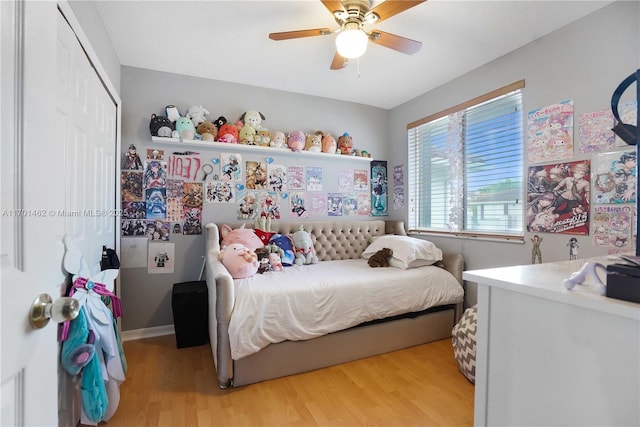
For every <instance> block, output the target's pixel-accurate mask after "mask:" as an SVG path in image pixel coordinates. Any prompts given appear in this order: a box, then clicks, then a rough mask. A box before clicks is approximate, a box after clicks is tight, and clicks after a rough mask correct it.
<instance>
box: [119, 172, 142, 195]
mask: <svg viewBox="0 0 640 427" xmlns="http://www.w3.org/2000/svg"><path fill="white" fill-rule="evenodd" d="M120 185H121V187H122V201H124V202H135V201H140V200H143V196H142V172H120Z"/></svg>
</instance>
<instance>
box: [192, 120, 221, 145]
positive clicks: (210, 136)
mask: <svg viewBox="0 0 640 427" xmlns="http://www.w3.org/2000/svg"><path fill="white" fill-rule="evenodd" d="M196 132H198V133H199V134H200V136H201V137H202V140H203V141H215V140H216V138H217V137H218V128H217V127H215V126H214V124H213V123H211V122H210V121H208V120H205V121H204V122H202V123H200V124H199V125H198V127H197V128H196Z"/></svg>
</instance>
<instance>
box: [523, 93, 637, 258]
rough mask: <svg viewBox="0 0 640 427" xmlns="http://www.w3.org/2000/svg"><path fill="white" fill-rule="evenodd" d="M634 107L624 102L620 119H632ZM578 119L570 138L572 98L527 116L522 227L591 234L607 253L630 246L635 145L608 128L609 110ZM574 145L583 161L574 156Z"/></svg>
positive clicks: (535, 231) (610, 117)
mask: <svg viewBox="0 0 640 427" xmlns="http://www.w3.org/2000/svg"><path fill="white" fill-rule="evenodd" d="M636 105H637V101H634V102H630V103H627V104H625V105H624V106H623V108H622V110H621V111H622V117H623V120H625V122H635V120H636V119H635V112H636V108H637V107H636ZM627 120H628V121H627ZM577 122H578V123H577V132H576V135H577V138H576V139H577V141H574V138H573V136H574V111H573V102H572V101H571V100H568V101H563V102H560V103H558V104H554V105H549V106H547V107H544V108H540V109H537V110H533V111H530V112H529V114H528V138H527V155H528V162H529V168H528V184H527V203H528V204H527V211H526V224H527V226H526V228H527V231H529V232H531V233H539V232H546V233H562V234H572V235H585V236H586V235H591V236H592V237H593V239H592V241H593V244H594V245H595V246H598V247H600V248H604V249H606V250H607V252H608V253H609V254H614V253H620V252H626V251H629V250H632V249H633V248H634V247H635V242H634V239H635V232H636V231H635V230H634V229H633V224H635V223H636V221H635V215H636V208H635V206H636V175H637V165H636V147H632V146H628V145H626V144H625V143H624V141H622V140H620V139H618V138H617V137H616V136H615V135H614V133H613V132H612V131H611V128H612V127H613V125H614V118H613V115H612V113H611V111H610V110H602V111H597V112H590V113H585V114H581V115H579V116H578V120H577ZM574 145H577V151H578V153H579V154H580V157H585V158H584V159H582V160H573V159H574V151H575V147H574ZM536 236H537V235H536ZM534 237H535V236H534ZM532 241H533V240H532ZM571 242H574V245H575V244H576V243H575V242H576V239H570V243H569V244H571ZM534 245H535V243H534Z"/></svg>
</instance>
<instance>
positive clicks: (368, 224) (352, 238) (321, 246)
mask: <svg viewBox="0 0 640 427" xmlns="http://www.w3.org/2000/svg"><path fill="white" fill-rule="evenodd" d="M300 224H302V225H303V226H304V229H305V230H306V231H309V232H310V233H311V238H312V239H313V246H314V248H315V250H316V255H317V256H318V260H320V261H331V260H340V259H354V258H360V256H361V255H362V252H364V250H365V249H366V248H367V246H369V244H370V243H371V242H372V239H373V237H376V236H382V235H383V234H398V235H406V232H405V229H404V223H403V222H402V221H383V220H369V221H366V220H363V221H335V222H332V221H312V222H294V221H292V222H289V221H274V222H272V223H271V231H273V232H275V233H280V234H289V235H290V234H293V233H294V232H295V231H297V230H298V227H299V226H300ZM222 225H223V224H217V226H218V229H219V227H221V226H222ZM227 225H229V226H231V227H232V228H233V229H236V228H238V227H240V226H241V225H242V223H239V224H230V223H227ZM245 227H247V228H253V224H251V223H249V222H247V223H246V225H245ZM208 228H209V227H208ZM213 234H214V233H210V232H208V233H207V239H211V238H214V239H215V238H218V239H219V238H220V237H219V236H217V237H216V236H213V237H212V235H213ZM215 234H216V235H217V233H215Z"/></svg>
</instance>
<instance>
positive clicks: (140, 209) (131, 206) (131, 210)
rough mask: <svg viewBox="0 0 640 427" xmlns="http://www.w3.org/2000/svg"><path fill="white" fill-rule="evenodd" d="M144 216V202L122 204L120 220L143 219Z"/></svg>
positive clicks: (145, 213) (145, 212)
mask: <svg viewBox="0 0 640 427" xmlns="http://www.w3.org/2000/svg"><path fill="white" fill-rule="evenodd" d="M146 215H147V211H146V209H145V205H144V202H122V219H144V218H145V217H146Z"/></svg>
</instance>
